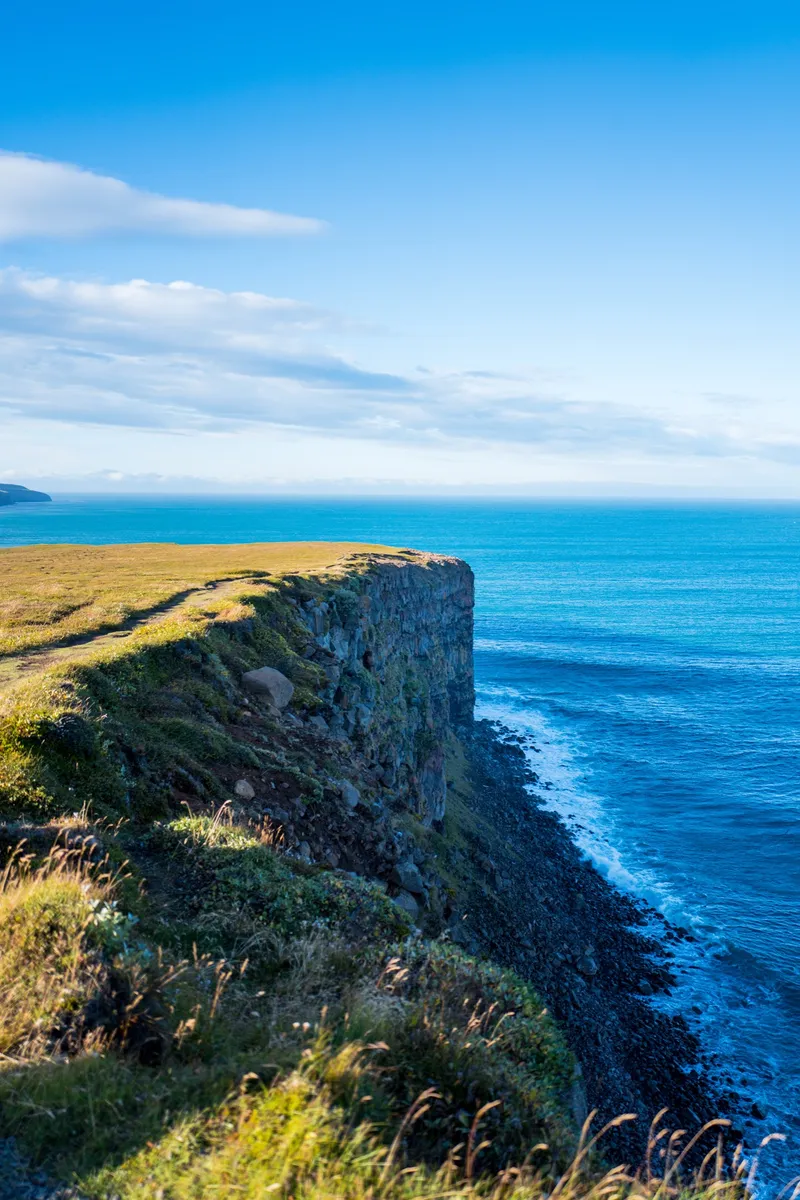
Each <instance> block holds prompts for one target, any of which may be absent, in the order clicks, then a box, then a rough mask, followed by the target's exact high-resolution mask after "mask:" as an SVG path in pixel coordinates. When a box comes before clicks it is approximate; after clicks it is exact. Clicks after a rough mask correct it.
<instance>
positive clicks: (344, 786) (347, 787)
mask: <svg viewBox="0 0 800 1200" xmlns="http://www.w3.org/2000/svg"><path fill="white" fill-rule="evenodd" d="M339 793H340V795H341V797H342V799H343V800H344V802H345V804H346V805H347V807H348V808H350V809H354V808H358V805H359V802H360V800H361V793H360V792H359V790H358V788H357V787H356V786H355V784H352V783H351V782H350V780H349V779H343V780H342V782H341V783H340V784H339Z"/></svg>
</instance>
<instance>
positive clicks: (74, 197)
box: [0, 151, 324, 241]
mask: <svg viewBox="0 0 800 1200" xmlns="http://www.w3.org/2000/svg"><path fill="white" fill-rule="evenodd" d="M323 228H324V223H323V222H321V221H317V220H314V219H312V218H309V217H295V216H290V215H287V214H284V213H276V212H271V211H270V210H269V209H264V208H238V207H236V206H235V205H232V204H210V203H207V202H206V201H201V200H184V199H176V198H172V197H170V196H160V195H158V194H157V193H155V192H146V191H141V190H140V189H138V188H134V187H130V186H129V185H128V184H127V183H124V182H123V181H122V180H121V179H114V178H113V177H111V176H109V175H97V174H95V173H94V172H93V171H87V170H83V169H82V168H80V167H77V166H73V165H72V164H70V163H60V162H48V161H45V160H43V159H39V158H34V157H32V156H31V155H28V154H12V153H9V152H7V151H0V241H12V240H15V239H19V238H29V237H84V236H87V235H89V234H103V233H115V232H121V231H139V232H146V233H165V234H179V235H184V236H194V237H208V236H215V235H226V236H234V237H273V236H285V235H296V234H314V233H319V232H320V231H321V230H322V229H323Z"/></svg>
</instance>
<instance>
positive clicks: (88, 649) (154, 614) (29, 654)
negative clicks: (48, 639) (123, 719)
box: [0, 578, 265, 691]
mask: <svg viewBox="0 0 800 1200" xmlns="http://www.w3.org/2000/svg"><path fill="white" fill-rule="evenodd" d="M264 586H265V585H264V581H263V579H247V578H239V579H225V580H222V581H220V582H218V583H212V584H209V585H208V586H206V587H201V588H194V589H192V591H189V592H180V593H179V594H178V595H177V596H173V598H172V599H171V600H169V601H168V602H167V603H166V604H160V605H158V607H157V608H154V609H150V610H149V611H147V612H144V613H141V614H140V615H139V616H138V617H132V618H131V619H130V620H128V621H125V622H123V623H122V624H120V625H119V626H118V627H117V628H115V629H106V630H103V631H102V632H99V633H95V634H88V635H86V636H83V637H79V638H75V639H73V640H71V641H69V642H67V643H66V644H63V643H62V644H61V645H58V644H56V645H53V646H42V647H41V648H40V649H37V650H23V651H22V652H21V653H20V654H8V655H6V656H5V657H2V658H0V691H5V690H6V689H7V688H9V687H11V686H13V684H15V683H17V682H18V681H19V680H20V679H24V678H25V677H26V676H28V675H31V674H34V673H35V672H36V671H43V670H45V668H47V667H51V666H53V665H54V664H55V663H60V662H75V661H80V659H82V658H88V657H89V656H90V655H92V654H94V653H95V651H96V650H98V649H100V648H102V647H103V646H111V645H113V644H115V643H117V642H119V641H120V640H122V639H123V638H127V637H130V635H131V634H132V633H133V632H134V630H136V629H141V628H142V627H143V626H148V625H157V624H158V623H159V622H161V621H165V620H167V619H168V618H170V617H174V616H175V614H176V613H180V612H186V611H188V610H190V609H193V608H194V609H203V608H204V607H205V606H206V605H207V604H209V602H210V601H213V602H214V607H215V609H216V607H217V605H218V603H219V601H220V600H225V599H228V598H233V597H235V596H239V595H241V593H242V591H245V590H246V591H248V592H252V591H253V589H254V588H257V587H261V588H263V587H264Z"/></svg>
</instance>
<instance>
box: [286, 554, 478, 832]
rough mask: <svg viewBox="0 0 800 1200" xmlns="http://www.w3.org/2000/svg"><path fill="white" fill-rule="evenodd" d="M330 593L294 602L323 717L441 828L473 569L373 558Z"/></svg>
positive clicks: (462, 697) (445, 562)
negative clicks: (318, 681) (315, 668)
mask: <svg viewBox="0 0 800 1200" xmlns="http://www.w3.org/2000/svg"><path fill="white" fill-rule="evenodd" d="M328 596H329V598H326V599H320V598H317V597H315V598H313V599H310V600H306V601H304V602H303V601H301V602H300V603H299V605H298V611H299V613H300V615H301V617H302V620H303V621H304V623H305V624H306V626H307V627H308V629H309V631H310V633H311V635H312V637H313V645H312V646H311V648H310V651H309V658H310V659H311V660H312V661H314V662H316V663H317V664H318V665H319V666H321V667H322V668H323V670H324V672H325V676H326V678H327V686H326V687H325V688H324V690H323V692H322V700H323V708H322V710H321V714H320V715H321V716H322V717H323V720H324V722H325V724H326V726H327V729H328V731H329V732H330V734H331V736H333V737H337V736H339V737H341V736H345V737H348V738H351V739H353V740H354V741H355V742H356V743H357V744H358V746H359V749H360V750H361V752H362V754H363V755H364V757H365V758H366V760H367V762H368V763H369V765H370V767H371V768H372V770H373V771H374V773H375V776H376V779H377V780H378V781H379V782H380V783H381V784H382V785H383V786H384V787H386V788H389V789H390V790H391V791H393V792H394V793H395V795H396V796H397V798H398V800H399V801H402V802H404V803H406V804H407V805H408V807H410V808H411V809H413V811H414V812H415V813H416V814H417V815H418V816H419V817H420V818H421V819H422V820H423V821H424V822H425V823H426V824H435V823H437V822H441V820H442V818H443V816H444V808H445V798H446V792H447V789H446V783H445V770H444V765H445V743H446V741H447V738H448V736H449V735H450V733H451V731H452V728H453V727H454V726H455V725H458V724H460V723H462V722H464V721H466V720H469V719H470V718H471V716H472V709H473V704H474V682H473V669H472V624H473V622H472V610H473V605H474V580H473V575H472V571H471V570H470V568H469V567H468V566H467V564H466V563H465V562H462V561H461V560H460V559H456V558H445V557H441V556H437V557H431V558H429V559H426V560H423V561H419V560H417V561H408V562H406V561H403V560H402V559H398V558H384V559H374V560H373V561H372V562H371V563H370V566H369V568H368V570H367V571H366V572H363V573H358V574H356V573H354V574H353V575H352V576H349V577H348V578H347V580H346V581H345V582H344V583H343V584H342V585H341V586H339V587H338V588H336V589H335V590H334V591H333V592H331V593H328Z"/></svg>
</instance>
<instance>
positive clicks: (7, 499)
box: [0, 483, 52, 506]
mask: <svg viewBox="0 0 800 1200" xmlns="http://www.w3.org/2000/svg"><path fill="white" fill-rule="evenodd" d="M45 500H52V496H48V495H47V492H35V491H33V490H32V489H31V488H26V487H23V486H22V485H21V484H19V483H0V506H2V505H8V504H39V503H41V502H42V501H45Z"/></svg>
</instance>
